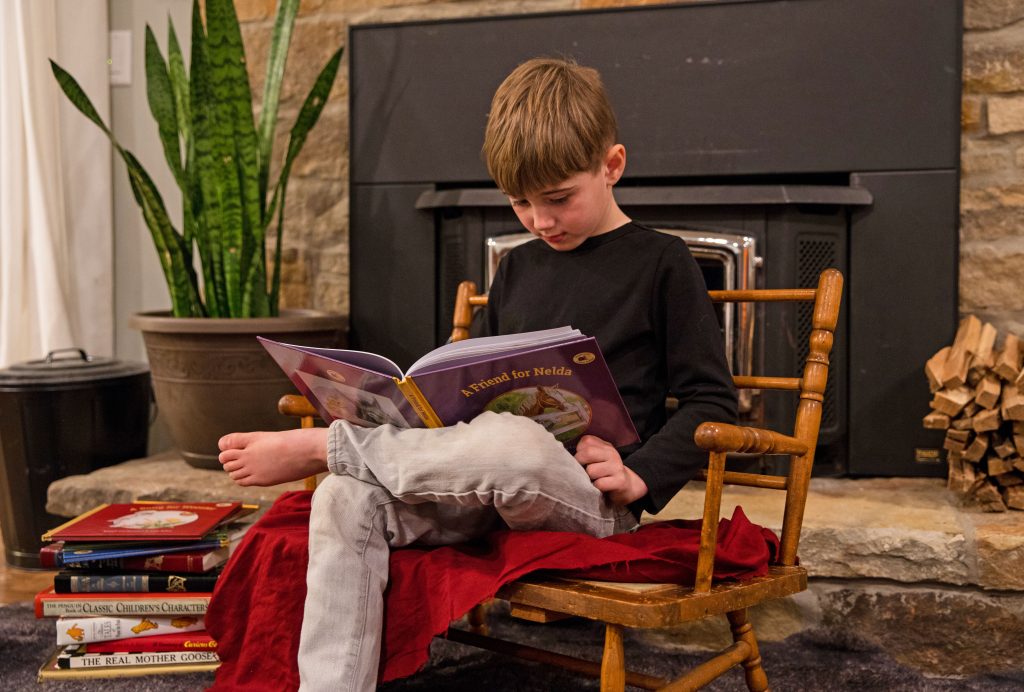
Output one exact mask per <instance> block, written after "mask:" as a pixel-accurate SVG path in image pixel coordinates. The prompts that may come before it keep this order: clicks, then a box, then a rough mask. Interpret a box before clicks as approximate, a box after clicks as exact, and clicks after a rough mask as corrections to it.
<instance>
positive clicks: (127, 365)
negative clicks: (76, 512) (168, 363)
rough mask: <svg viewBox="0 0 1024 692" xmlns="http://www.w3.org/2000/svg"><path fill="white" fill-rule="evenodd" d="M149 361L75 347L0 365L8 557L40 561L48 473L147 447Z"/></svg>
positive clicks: (0, 524)
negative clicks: (93, 354)
mask: <svg viewBox="0 0 1024 692" xmlns="http://www.w3.org/2000/svg"><path fill="white" fill-rule="evenodd" d="M150 401H151V394H150V383H149V367H148V366H147V365H145V364H143V363H132V362H127V361H119V360H116V359H111V358H92V357H90V356H88V355H87V354H86V353H85V351H83V350H81V349H63V350H61V351H54V352H52V353H50V354H49V355H47V356H46V358H44V359H42V360H36V361H29V362H27V363H20V364H17V365H13V366H11V367H10V368H7V369H4V370H0V529H2V531H3V539H4V553H5V556H6V558H7V562H8V564H11V565H14V566H16V567H28V568H34V567H39V549H40V547H42V542H41V541H40V540H39V539H40V536H42V534H43V533H44V532H45V531H47V530H49V529H51V528H53V527H55V526H58V525H59V524H61V523H63V522H65V521H67V518H66V517H58V516H55V515H53V514H49V513H47V511H46V490H47V488H48V487H49V485H50V483H52V482H53V481H55V480H57V479H59V478H64V477H66V476H70V475H74V474H79V473H89V472H90V471H94V470H96V469H98V468H101V467H103V466H109V465H111V464H116V463H120V462H122V461H126V460H128V459H133V458H138V457H143V456H145V455H146V444H147V441H148V435H149V422H150Z"/></svg>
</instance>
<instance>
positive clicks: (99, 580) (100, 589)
mask: <svg viewBox="0 0 1024 692" xmlns="http://www.w3.org/2000/svg"><path fill="white" fill-rule="evenodd" d="M218 577H220V571H219V570H217V571H216V572H211V573H209V574H170V573H164V574H145V573H142V574H93V573H74V572H61V573H60V574H57V575H56V576H54V578H53V590H54V592H56V593H176V592H188V593H194V592H205V593H210V592H211V591H213V587H215V586H216V585H217V578H218Z"/></svg>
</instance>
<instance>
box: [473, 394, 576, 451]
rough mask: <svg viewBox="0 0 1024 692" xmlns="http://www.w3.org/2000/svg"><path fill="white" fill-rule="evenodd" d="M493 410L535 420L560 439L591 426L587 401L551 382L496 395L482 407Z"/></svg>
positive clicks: (566, 439) (562, 440) (569, 436)
mask: <svg viewBox="0 0 1024 692" xmlns="http://www.w3.org/2000/svg"><path fill="white" fill-rule="evenodd" d="M484 409H485V410H487V411H494V412H496V413H503V412H508V413H514V414H516V415H517V416H526V417H527V418H531V419H532V420H535V421H537V422H538V423H540V424H541V425H543V426H544V428H545V429H546V430H547V431H548V432H549V433H551V434H552V435H554V436H555V438H556V439H557V440H558V441H559V442H567V441H569V440H572V439H574V438H577V437H579V436H580V435H582V434H583V432H584V431H585V430H586V429H587V426H588V425H590V418H591V411H590V405H589V404H588V403H587V400H586V399H584V398H583V397H581V396H580V395H578V394H576V393H575V392H572V391H569V390H567V389H562V388H561V387H559V386H558V385H557V384H554V385H534V386H532V387H522V388H520V389H513V390H511V391H508V392H505V393H503V394H499V395H498V396H496V397H495V398H494V399H492V400H491V401H490V403H488V404H487V406H485V407H484Z"/></svg>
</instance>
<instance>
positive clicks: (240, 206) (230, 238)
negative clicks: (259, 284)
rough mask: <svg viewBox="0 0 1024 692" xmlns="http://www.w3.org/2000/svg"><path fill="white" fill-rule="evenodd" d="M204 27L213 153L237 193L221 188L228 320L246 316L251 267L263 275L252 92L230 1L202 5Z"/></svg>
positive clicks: (210, 1) (263, 262)
mask: <svg viewBox="0 0 1024 692" xmlns="http://www.w3.org/2000/svg"><path fill="white" fill-rule="evenodd" d="M206 27H207V35H206V38H207V57H208V58H209V61H208V66H209V78H210V84H209V87H210V89H209V92H210V94H211V95H216V102H215V103H211V104H210V105H212V106H213V109H214V111H215V113H216V115H215V134H216V139H215V142H216V147H217V149H216V151H217V156H218V157H220V158H221V159H222V162H223V163H224V164H225V165H228V164H233V167H234V168H235V169H236V170H235V171H234V174H233V175H234V177H235V180H236V183H237V187H238V196H237V197H235V198H234V199H231V194H232V193H233V189H232V188H233V187H234V186H232V185H225V186H224V187H225V193H226V194H225V195H224V198H223V199H222V200H221V208H222V210H223V213H224V214H225V218H224V224H223V226H222V229H221V230H222V236H221V239H222V248H221V252H222V254H223V263H224V278H225V282H226V284H227V296H228V305H229V307H230V312H231V315H233V316H236V315H237V316H243V315H244V316H249V313H248V312H247V311H248V309H249V308H248V306H245V305H244V295H245V293H246V292H247V290H249V289H247V287H246V284H245V281H244V279H245V277H247V276H249V275H250V266H251V265H253V264H255V265H256V267H255V272H256V274H257V275H258V274H259V273H261V272H265V271H266V270H265V266H266V249H265V247H264V244H263V232H262V229H263V212H262V204H261V202H260V194H259V148H258V145H257V140H256V128H255V126H254V125H253V117H252V92H251V90H250V88H249V76H248V73H247V72H246V67H245V49H244V46H243V45H242V32H241V29H240V28H239V25H238V17H237V15H236V14H235V7H234V4H233V3H232V1H231V0H207V3H206ZM226 145H230V146H226ZM228 175H230V174H228ZM204 196H205V195H204ZM252 316H260V315H252Z"/></svg>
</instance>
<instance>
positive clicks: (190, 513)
mask: <svg viewBox="0 0 1024 692" xmlns="http://www.w3.org/2000/svg"><path fill="white" fill-rule="evenodd" d="M247 508H248V506H247ZM242 510H243V505H242V503H241V502H130V503H121V504H112V505H107V504H104V505H100V506H99V507H96V508H95V509H93V510H91V511H89V512H86V513H85V514H80V515H78V516H77V517H75V518H74V519H72V520H71V521H69V522H67V523H65V524H62V525H61V526H58V527H57V528H55V529H52V530H50V531H47V532H46V533H45V534H43V540H44V541H198V540H199V539H200V538H202V537H203V536H205V535H206V534H207V533H209V532H210V531H211V530H212V529H214V528H215V527H217V526H219V525H220V524H223V523H224V522H226V521H228V520H229V519H234V518H237V517H238V516H241V515H242V514H243V513H248V512H243V511H242Z"/></svg>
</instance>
